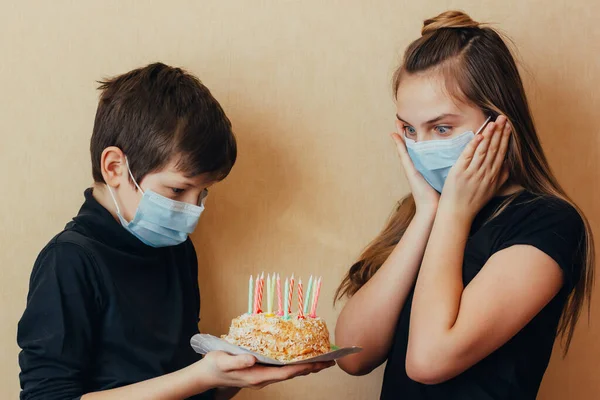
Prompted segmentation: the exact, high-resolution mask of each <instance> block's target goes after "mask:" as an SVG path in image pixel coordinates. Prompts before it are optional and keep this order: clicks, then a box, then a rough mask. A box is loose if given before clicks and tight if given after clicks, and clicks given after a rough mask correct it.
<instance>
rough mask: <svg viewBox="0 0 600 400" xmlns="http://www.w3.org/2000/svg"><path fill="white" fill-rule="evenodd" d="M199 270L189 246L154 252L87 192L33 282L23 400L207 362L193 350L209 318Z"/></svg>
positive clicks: (62, 395)
mask: <svg viewBox="0 0 600 400" xmlns="http://www.w3.org/2000/svg"><path fill="white" fill-rule="evenodd" d="M197 268H198V262H197V258H196V253H195V251H194V246H193V245H192V243H191V241H190V240H189V239H188V240H187V241H186V242H184V243H182V244H180V245H178V246H173V247H164V248H153V247H150V246H147V245H145V244H143V243H142V242H141V241H139V240H138V239H137V238H136V237H135V236H133V235H132V234H130V233H129V232H127V231H126V230H125V229H124V228H123V227H122V226H121V224H120V223H119V222H117V221H116V220H115V219H114V218H113V217H112V215H111V214H110V213H109V212H108V211H107V210H106V209H105V208H104V207H102V206H101V205H100V204H99V203H98V202H97V201H96V200H95V199H94V197H93V195H92V190H91V189H88V190H86V192H85V202H84V204H83V206H82V207H81V209H80V210H79V213H78V214H77V216H76V217H75V218H73V221H71V222H70V223H69V224H67V226H66V227H65V229H64V230H63V231H62V232H61V233H59V234H58V235H57V236H55V237H54V238H53V239H52V240H51V241H50V242H49V243H48V245H47V246H46V247H45V248H44V249H43V250H42V252H41V253H40V255H39V256H38V258H37V260H36V262H35V265H34V267H33V271H32V273H31V280H30V283H29V294H28V295H27V306H26V309H25V312H24V313H23V316H22V318H21V320H20V321H19V326H18V332H17V342H18V344H19V346H20V347H21V349H22V350H21V352H20V354H19V364H20V367H21V373H20V374H19V379H20V381H21V388H22V391H21V396H20V397H21V399H23V400H37V399H44V400H53V399H57V400H58V399H60V400H63V399H78V398H79V397H80V396H82V395H84V394H86V393H90V392H94V391H100V390H107V389H113V388H117V387H120V386H125V385H129V384H133V383H136V382H140V381H143V380H147V379H151V378H155V377H157V376H160V375H164V374H167V373H170V372H173V371H176V370H178V369H181V368H183V367H186V366H188V365H190V364H192V363H194V362H195V361H198V360H200V356H199V355H198V354H196V353H195V352H194V350H193V349H192V347H191V346H190V338H191V337H192V336H193V335H194V334H196V333H198V320H199V312H200V294H199V290H198V269H197ZM213 397H214V393H212V392H209V393H205V394H201V395H198V396H195V397H193V398H194V399H212V398H213Z"/></svg>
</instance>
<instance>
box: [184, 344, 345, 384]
mask: <svg viewBox="0 0 600 400" xmlns="http://www.w3.org/2000/svg"><path fill="white" fill-rule="evenodd" d="M333 365H335V362H333V361H330V362H322V363H311V364H297V365H286V366H282V367H275V366H266V365H260V364H256V358H254V357H252V356H251V355H238V356H232V355H229V354H227V353H225V352H222V351H214V352H210V353H208V354H206V356H204V358H203V359H202V360H200V361H198V362H197V363H195V364H193V365H191V366H190V368H192V371H193V372H195V374H194V375H195V376H194V378H195V379H196V380H198V381H200V380H203V379H204V377H207V378H208V379H209V380H210V381H211V383H212V385H211V386H214V387H238V388H253V389H260V388H263V387H265V386H267V385H269V384H272V383H276V382H281V381H286V380H288V379H292V378H295V377H297V376H302V375H308V374H311V373H314V372H319V371H321V370H323V369H325V368H329V367H332V366H333Z"/></svg>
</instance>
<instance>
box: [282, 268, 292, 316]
mask: <svg viewBox="0 0 600 400" xmlns="http://www.w3.org/2000/svg"><path fill="white" fill-rule="evenodd" d="M289 293H290V285H289V284H288V278H285V296H284V297H283V298H284V301H285V307H283V319H290V314H289V312H288V311H289V304H288V303H289V301H288V297H289Z"/></svg>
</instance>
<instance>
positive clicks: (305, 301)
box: [302, 275, 313, 314]
mask: <svg viewBox="0 0 600 400" xmlns="http://www.w3.org/2000/svg"><path fill="white" fill-rule="evenodd" d="M312 284H313V277H312V275H311V276H310V279H309V280H308V287H307V288H306V298H305V299H304V307H302V310H303V312H304V314H308V300H309V299H310V295H311V293H310V291H311V289H312Z"/></svg>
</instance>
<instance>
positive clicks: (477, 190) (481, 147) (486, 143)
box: [440, 115, 510, 221]
mask: <svg viewBox="0 0 600 400" xmlns="http://www.w3.org/2000/svg"><path fill="white" fill-rule="evenodd" d="M509 139H510V125H509V124H508V123H507V119H506V117H505V116H502V115H501V116H499V117H498V118H497V119H496V121H495V122H490V123H489V124H488V125H487V126H486V128H485V129H484V131H483V132H482V133H481V134H480V135H477V136H475V138H474V139H473V140H472V141H471V142H470V143H469V144H468V146H467V147H466V148H465V150H464V151H463V153H462V154H461V156H460V158H459V159H458V161H457V162H456V164H455V165H454V166H453V167H452V169H451V170H450V173H449V174H448V178H447V179H446V183H445V185H444V189H443V191H442V197H441V202H440V208H442V207H443V208H444V209H445V210H448V211H449V212H452V213H455V214H456V213H458V215H459V216H460V217H462V218H465V219H466V220H468V221H472V220H473V218H475V215H477V213H478V212H479V210H481V208H482V207H483V206H484V205H485V204H486V203H487V202H488V201H489V200H490V199H491V198H492V197H493V196H494V195H495V194H496V193H497V192H498V189H500V187H502V185H504V183H506V180H507V179H508V168H507V167H506V165H505V164H504V159H505V157H506V151H507V149H508V142H509Z"/></svg>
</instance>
